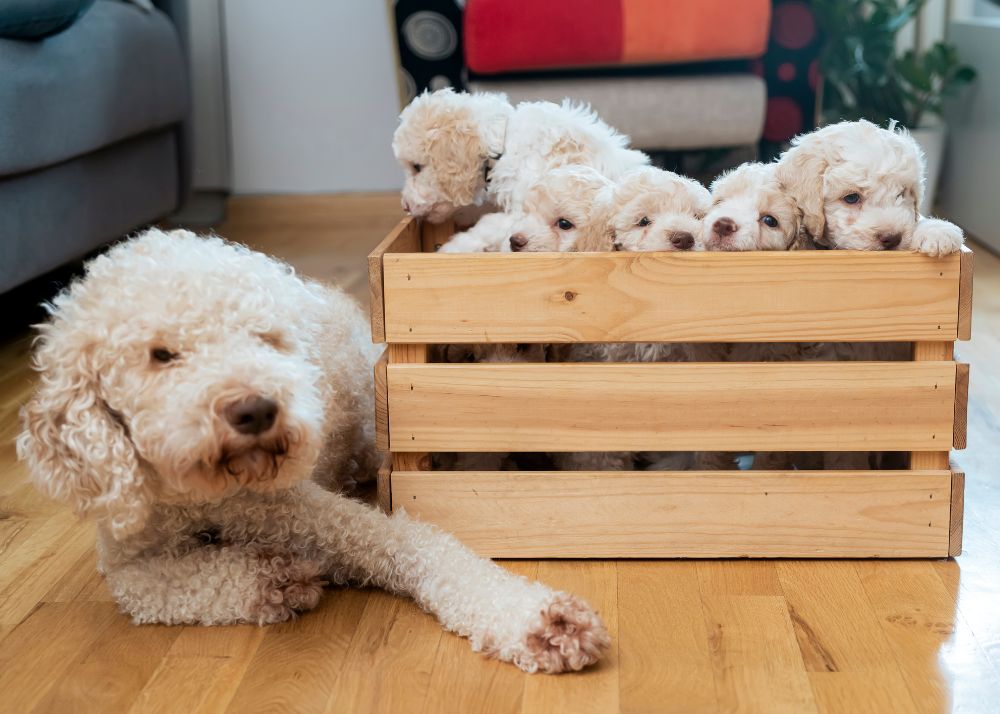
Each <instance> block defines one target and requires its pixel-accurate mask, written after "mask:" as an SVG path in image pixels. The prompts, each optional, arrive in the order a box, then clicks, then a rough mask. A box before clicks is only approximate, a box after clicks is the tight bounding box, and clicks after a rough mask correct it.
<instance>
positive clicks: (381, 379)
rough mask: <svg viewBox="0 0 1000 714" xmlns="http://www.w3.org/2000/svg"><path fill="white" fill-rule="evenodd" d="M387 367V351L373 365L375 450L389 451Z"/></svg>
mask: <svg viewBox="0 0 1000 714" xmlns="http://www.w3.org/2000/svg"><path fill="white" fill-rule="evenodd" d="M388 365H389V350H388V349H387V350H385V351H384V352H382V356H381V357H379V358H378V362H376V363H375V448H376V449H378V450H379V451H388V450H389V391H388V389H389V388H388V385H387V383H386V373H385V370H386V367H387V366H388Z"/></svg>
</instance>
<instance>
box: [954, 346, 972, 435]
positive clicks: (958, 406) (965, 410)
mask: <svg viewBox="0 0 1000 714" xmlns="http://www.w3.org/2000/svg"><path fill="white" fill-rule="evenodd" d="M955 369H956V373H955V427H954V434H953V435H952V440H951V445H952V446H953V447H955V448H956V449H964V448H965V446H966V432H967V431H968V426H969V365H968V364H967V363H965V362H959V363H958V364H956V365H955Z"/></svg>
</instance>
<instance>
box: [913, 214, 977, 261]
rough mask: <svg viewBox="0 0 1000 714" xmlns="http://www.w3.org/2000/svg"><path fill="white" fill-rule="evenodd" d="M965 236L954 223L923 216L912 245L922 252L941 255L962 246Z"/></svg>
mask: <svg viewBox="0 0 1000 714" xmlns="http://www.w3.org/2000/svg"><path fill="white" fill-rule="evenodd" d="M964 242H965V236H964V235H963V233H962V229H961V228H959V227H958V226H956V225H955V224H954V223H949V222H948V221H942V220H940V219H938V218H922V219H921V220H920V221H919V222H918V223H917V227H916V228H915V229H914V231H913V238H912V240H911V247H912V248H913V250H916V251H918V252H920V253H924V254H926V255H930V256H934V257H939V256H942V255H948V254H950V253H955V252H957V251H959V250H960V249H961V248H962V243H964Z"/></svg>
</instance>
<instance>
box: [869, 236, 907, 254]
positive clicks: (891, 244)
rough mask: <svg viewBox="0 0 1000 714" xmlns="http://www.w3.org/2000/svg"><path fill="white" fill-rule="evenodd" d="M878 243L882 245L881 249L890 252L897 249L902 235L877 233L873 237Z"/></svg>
mask: <svg viewBox="0 0 1000 714" xmlns="http://www.w3.org/2000/svg"><path fill="white" fill-rule="evenodd" d="M875 237H876V238H877V239H878V242H879V243H881V244H882V247H883V248H884V249H886V250H892V249H893V248H897V247H898V246H899V244H900V243H901V242H902V241H903V235H902V234H901V233H879V234H878V235H877V236H875Z"/></svg>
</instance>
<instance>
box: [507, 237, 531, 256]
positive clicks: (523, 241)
mask: <svg viewBox="0 0 1000 714" xmlns="http://www.w3.org/2000/svg"><path fill="white" fill-rule="evenodd" d="M526 245H528V239H527V238H525V237H524V236H511V237H510V249H511V250H512V251H514V252H515V253H516V252H518V251H520V250H524V246H526Z"/></svg>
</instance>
